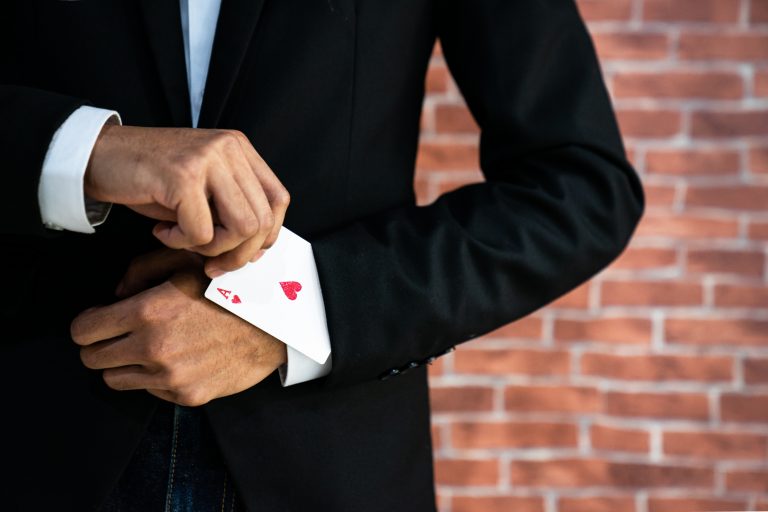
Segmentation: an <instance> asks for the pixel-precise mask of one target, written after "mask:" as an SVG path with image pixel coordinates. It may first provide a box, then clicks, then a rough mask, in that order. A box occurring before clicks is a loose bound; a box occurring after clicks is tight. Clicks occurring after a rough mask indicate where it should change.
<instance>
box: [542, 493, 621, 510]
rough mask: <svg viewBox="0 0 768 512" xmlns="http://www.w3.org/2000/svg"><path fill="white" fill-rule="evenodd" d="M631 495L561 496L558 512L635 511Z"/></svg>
mask: <svg viewBox="0 0 768 512" xmlns="http://www.w3.org/2000/svg"><path fill="white" fill-rule="evenodd" d="M634 511H635V499H634V498H633V497H631V496H623V497H616V496H593V497H589V498H560V499H559V500H558V502H557V512H634Z"/></svg>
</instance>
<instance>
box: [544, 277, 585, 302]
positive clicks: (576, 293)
mask: <svg viewBox="0 0 768 512" xmlns="http://www.w3.org/2000/svg"><path fill="white" fill-rule="evenodd" d="M590 286H591V285H590V283H589V282H587V283H585V284H583V285H581V286H579V287H577V288H575V289H573V290H571V291H570V292H568V293H566V294H565V295H563V296H562V297H560V298H559V299H557V300H556V301H554V302H553V303H552V304H550V305H549V307H553V308H568V309H586V308H588V307H589V289H590Z"/></svg>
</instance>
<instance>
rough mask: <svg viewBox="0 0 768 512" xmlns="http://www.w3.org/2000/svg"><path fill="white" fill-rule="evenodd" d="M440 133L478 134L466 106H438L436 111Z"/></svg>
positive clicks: (436, 120) (475, 124)
mask: <svg viewBox="0 0 768 512" xmlns="http://www.w3.org/2000/svg"><path fill="white" fill-rule="evenodd" d="M435 122H436V127H437V132H438V133H478V132H479V131H480V130H479V128H478V127H477V123H476V122H475V120H474V118H473V117H472V115H471V114H470V113H469V110H467V107H465V106H464V105H438V106H437V108H436V109H435Z"/></svg>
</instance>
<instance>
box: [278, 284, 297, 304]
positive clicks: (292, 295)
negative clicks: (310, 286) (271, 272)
mask: <svg viewBox="0 0 768 512" xmlns="http://www.w3.org/2000/svg"><path fill="white" fill-rule="evenodd" d="M280 286H282V287H283V293H285V296H286V297H288V299H289V300H296V297H297V295H296V294H297V293H298V292H300V291H301V283H297V282H296V281H280Z"/></svg>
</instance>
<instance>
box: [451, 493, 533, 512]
mask: <svg viewBox="0 0 768 512" xmlns="http://www.w3.org/2000/svg"><path fill="white" fill-rule="evenodd" d="M451 510H452V511H453V512H479V511H482V512H510V511H513V510H514V512H544V500H543V499H542V498H537V497H531V498H528V497H516V496H482V497H480V496H471V497H470V496H454V497H453V499H452V501H451Z"/></svg>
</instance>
